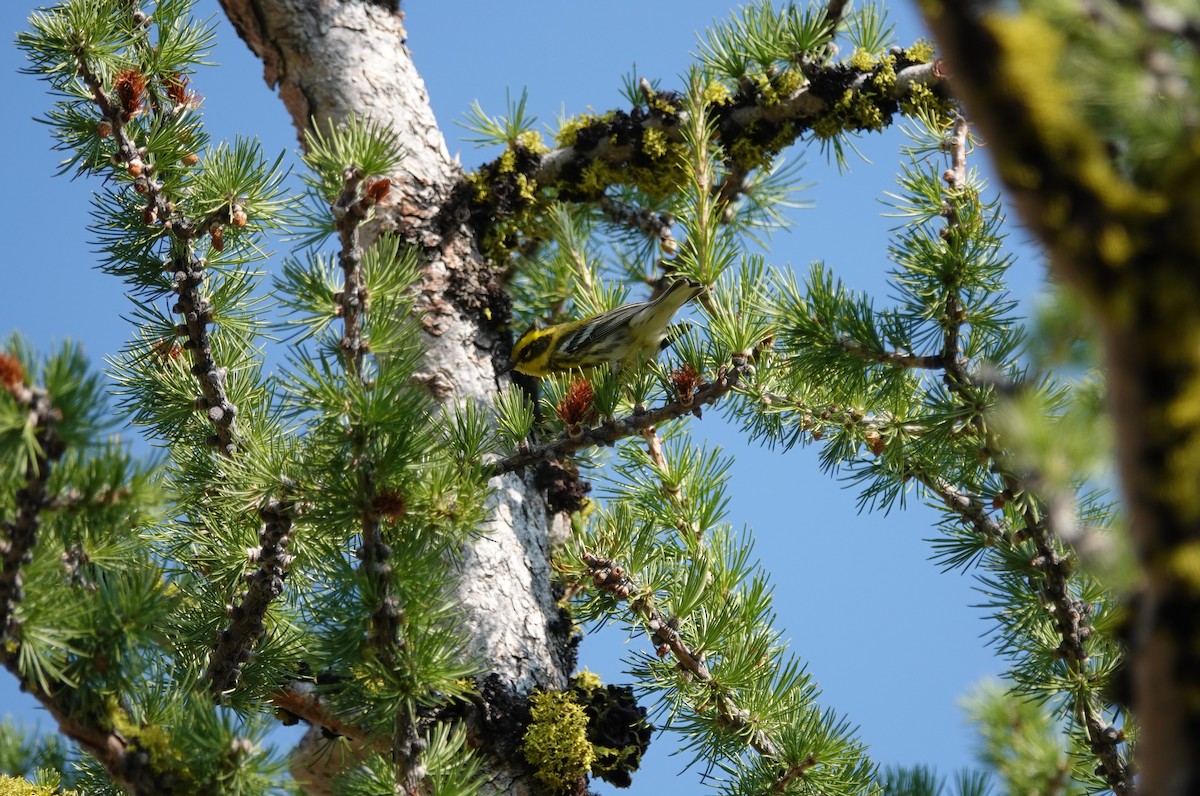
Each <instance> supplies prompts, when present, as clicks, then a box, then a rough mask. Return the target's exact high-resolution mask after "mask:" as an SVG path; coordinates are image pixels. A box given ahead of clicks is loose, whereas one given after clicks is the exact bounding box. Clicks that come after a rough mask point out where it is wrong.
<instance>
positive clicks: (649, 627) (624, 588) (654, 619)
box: [580, 551, 779, 758]
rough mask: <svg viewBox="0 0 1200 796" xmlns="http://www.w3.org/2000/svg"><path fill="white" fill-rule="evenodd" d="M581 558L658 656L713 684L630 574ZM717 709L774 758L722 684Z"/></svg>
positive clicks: (592, 558) (774, 753) (618, 567)
mask: <svg viewBox="0 0 1200 796" xmlns="http://www.w3.org/2000/svg"><path fill="white" fill-rule="evenodd" d="M580 558H581V560H582V561H583V563H584V564H585V565H586V566H587V568H588V573H589V574H590V575H591V577H592V583H593V584H594V585H595V586H596V587H597V588H600V589H603V590H604V591H607V592H609V593H610V594H612V595H613V596H614V597H616V598H617V599H619V600H623V601H625V602H627V603H628V604H629V610H630V611H632V612H633V613H634V614H636V615H637V616H638V617H640V619H641V620H642V621H643V622H644V623H645V626H646V631H647V633H648V634H649V635H650V639H651V641H652V642H653V643H654V646H655V649H656V651H657V653H658V655H659V657H664V656H666V655H671V656H672V657H674V658H675V660H676V661H677V662H678V664H679V667H680V668H681V669H682V670H684V671H685V672H688V673H689V675H690V676H692V677H694V678H695V679H696V680H699V681H700V682H702V683H705V684H709V685H713V686H716V685H717V684H716V683H715V682H714V680H713V677H712V674H711V673H710V672H709V670H708V666H707V665H705V663H704V659H703V657H702V656H698V655H696V654H695V653H693V652H692V651H691V649H690V648H689V647H688V645H687V643H686V642H685V641H684V640H683V637H682V636H681V635H680V634H679V631H678V630H677V629H676V627H677V626H676V624H675V622H674V621H673V620H672V619H671V618H670V617H667V616H665V615H664V614H663V613H662V612H661V611H660V610H659V609H658V607H657V606H655V605H654V603H653V601H652V599H651V598H650V597H649V596H648V595H646V594H643V593H641V592H640V591H639V590H638V587H637V584H636V583H635V582H634V579H633V577H632V575H631V574H630V573H629V572H628V571H627V570H626V569H625V568H624V567H622V566H621V565H619V564H617V563H616V562H615V561H612V560H610V559H606V558H601V557H600V556H597V555H594V554H592V553H589V552H587V551H584V552H583V553H582V554H581V556H580ZM714 696H715V698H716V704H717V710H718V711H719V714H720V716H721V718H722V720H723V721H724V722H725V726H726V727H728V728H729V729H730V730H731V731H732V732H733V733H735V734H737V735H739V736H742V737H744V738H746V739H747V742H748V743H749V745H750V747H751V748H752V749H754V750H755V751H756V752H758V753H759V754H760V755H762V756H763V757H768V758H778V757H779V749H778V747H776V746H775V743H774V741H772V740H771V738H770V737H769V736H768V735H767V734H766V733H765V732H763V731H762V730H761V729H759V728H758V727H757V726H756V723H755V721H754V717H753V716H752V715H750V713H749V711H747V710H746V709H744V708H741V707H739V706H738V704H737V702H736V700H735V699H734V698H733V697H732V696H730V694H729V693H728V691H727V690H726V689H724V688H719V687H718V688H715V692H714Z"/></svg>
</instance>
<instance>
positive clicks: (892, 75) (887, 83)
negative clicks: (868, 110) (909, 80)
mask: <svg viewBox="0 0 1200 796" xmlns="http://www.w3.org/2000/svg"><path fill="white" fill-rule="evenodd" d="M871 83H872V85H873V86H874V88H875V91H876V92H877V93H879V94H886V93H888V92H890V91H891V89H892V88H893V87H895V85H896V57H895V56H893V55H889V56H888V57H886V58H884V59H883V60H881V61H880V62H879V68H877V69H876V70H875V74H874V76H873V77H872V78H871Z"/></svg>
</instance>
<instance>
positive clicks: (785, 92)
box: [775, 69, 804, 97]
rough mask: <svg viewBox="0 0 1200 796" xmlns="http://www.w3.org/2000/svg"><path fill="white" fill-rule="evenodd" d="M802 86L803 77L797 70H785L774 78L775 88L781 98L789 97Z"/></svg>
mask: <svg viewBox="0 0 1200 796" xmlns="http://www.w3.org/2000/svg"><path fill="white" fill-rule="evenodd" d="M803 85H804V75H803V74H802V73H801V72H800V70H799V69H785V70H783V71H782V72H780V73H779V74H778V75H776V76H775V88H776V90H777V91H778V92H779V94H780V95H781V96H784V97H790V96H791V95H792V94H795V93H796V92H797V91H799V90H800V87H801V86H803Z"/></svg>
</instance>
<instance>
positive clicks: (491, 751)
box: [221, 0, 573, 794]
mask: <svg viewBox="0 0 1200 796" xmlns="http://www.w3.org/2000/svg"><path fill="white" fill-rule="evenodd" d="M221 4H222V6H223V7H224V9H225V12H226V13H227V14H228V16H229V19H230V20H231V21H232V22H233V24H234V26H235V28H236V29H237V31H238V33H239V34H240V35H241V36H242V38H243V39H244V40H245V41H246V43H247V44H248V45H249V46H250V48H251V49H252V50H253V51H254V52H255V54H256V55H258V57H260V58H261V59H262V61H263V65H264V70H263V74H264V78H265V79H266V81H267V83H268V85H270V86H272V87H273V88H278V91H279V96H280V98H281V99H282V100H283V102H284V104H285V105H286V106H287V109H288V111H289V112H290V113H291V115H292V119H293V122H294V124H295V127H296V130H297V133H298V135H300V137H301V140H303V132H304V131H306V130H308V129H309V128H310V126H311V125H313V124H316V125H318V126H322V127H325V126H328V125H337V124H339V123H341V122H344V121H345V120H346V119H347V117H348V116H350V115H351V114H356V115H358V116H360V117H364V118H370V119H372V120H374V121H376V122H380V123H382V124H384V125H387V126H389V127H391V128H392V129H393V130H395V131H396V133H397V134H398V135H399V138H400V143H401V145H402V147H403V150H404V152H405V157H404V160H403V162H402V164H401V167H400V168H401V171H400V172H399V173H397V174H393V175H390V177H391V180H392V186H393V187H392V191H391V195H390V197H389V199H388V201H387V203H386V205H385V206H384V207H382V208H381V209H380V212H379V213H378V216H377V221H376V227H375V231H374V232H375V234H377V233H378V232H380V231H389V232H394V233H396V234H398V235H400V236H401V237H402V238H403V239H405V240H407V241H408V242H409V243H411V244H412V245H414V246H416V247H417V248H418V249H419V250H421V251H422V252H423V260H424V266H423V276H422V283H421V299H420V302H419V304H420V308H419V310H420V312H421V313H422V326H423V328H424V330H425V331H424V338H425V339H424V343H425V345H426V350H427V352H428V353H427V355H426V360H425V367H424V369H423V371H422V373H420V374H418V378H419V379H420V380H421V381H422V382H423V383H424V384H425V385H426V386H427V387H428V389H429V390H430V392H431V394H432V395H433V396H434V397H435V398H436V399H437V400H438V401H439V402H441V403H443V404H445V403H448V402H453V401H467V400H478V401H490V400H491V397H492V396H493V395H494V393H495V391H496V390H497V389H498V386H499V379H500V378H501V377H500V375H499V374H498V373H497V372H496V368H495V366H494V364H493V355H494V353H496V351H497V349H498V346H499V345H500V341H499V340H498V335H497V333H496V332H495V331H494V330H491V329H489V328H487V326H486V325H485V324H484V323H483V322H482V321H481V313H479V312H478V309H479V307H481V306H485V305H486V294H487V290H488V282H489V281H490V277H489V269H488V264H487V263H486V262H485V261H484V260H483V258H482V257H481V256H480V254H479V252H478V248H477V246H476V243H475V240H474V235H473V232H472V231H471V230H470V229H469V228H468V227H467V226H466V225H464V224H462V223H461V222H459V223H452V222H448V221H447V220H446V214H445V213H444V212H443V209H444V206H445V205H446V203H447V201H448V200H449V199H450V196H451V191H452V189H453V187H454V186H455V184H456V183H457V182H458V181H459V179H460V178H461V170H460V168H459V167H458V166H457V164H456V163H455V162H454V161H453V160H452V159H451V158H450V156H449V153H448V152H447V149H446V144H445V139H444V137H443V135H442V133H441V130H440V129H439V128H438V124H437V120H436V119H435V118H434V116H433V112H432V109H431V108H430V105H429V98H428V95H427V94H426V91H425V86H424V83H423V82H422V80H421V77H420V75H419V74H418V73H417V69H416V67H415V65H414V64H413V61H412V59H411V57H410V55H409V52H408V50H407V49H406V48H405V46H404V43H405V39H406V32H405V28H404V24H403V15H402V14H401V13H399V12H395V11H391V10H389V9H388V8H386V7H385V6H384V5H383V4H380V3H371V2H365V1H364V0H346V1H345V2H328V0H221ZM366 234H367V235H370V234H372V233H371V232H370V231H368V232H367V233H366ZM502 353H503V354H507V351H504V352H502ZM493 486H494V487H496V491H495V494H494V497H493V499H492V502H491V509H492V511H491V520H490V522H489V523H488V524H487V525H486V527H485V528H484V529H482V530H483V532H482V533H481V535H480V536H479V537H478V538H477V539H476V540H474V541H473V542H472V544H471V546H470V547H468V548H467V549H465V550H464V554H463V559H462V561H461V567H460V569H459V571H460V575H461V577H460V582H459V584H458V586H457V593H458V596H459V599H460V600H461V602H462V609H463V616H462V622H463V626H464V627H465V628H466V630H467V632H468V634H469V635H470V637H471V639H472V649H471V650H470V651H469V652H470V653H473V654H475V655H477V656H478V657H479V658H481V659H482V660H484V661H486V665H487V669H488V671H489V672H490V673H491V676H490V678H489V680H488V688H486V689H484V701H485V703H486V702H487V701H488V700H489V699H492V698H494V697H499V698H501V699H509V698H516V699H518V700H521V699H523V698H524V697H525V696H527V695H528V694H529V693H530V691H532V690H533V689H534V688H536V687H541V688H553V689H561V688H563V687H565V685H566V681H567V677H568V675H569V674H570V669H571V668H572V666H573V662H572V657H573V656H572V653H571V646H570V639H569V636H570V623H569V622H568V621H563V617H562V616H561V611H560V609H559V608H558V606H557V605H556V602H555V600H554V597H553V596H552V594H551V589H550V566H549V534H550V531H551V530H552V529H551V525H552V524H554V523H553V522H552V519H551V517H550V515H549V513H548V512H547V509H546V506H545V503H544V501H543V499H542V497H541V496H540V495H539V493H538V490H536V489H535V488H534V487H533V486H532V485H531V484H530V483H529V482H527V481H525V480H522V478H521V477H518V476H516V475H511V474H510V475H507V476H504V477H503V478H502V479H497V480H495V481H494V482H493ZM497 689H499V692H498V691H497ZM500 692H503V693H500ZM494 730H495V728H494V727H492V726H488V725H485V726H483V728H482V729H480V730H479V731H478V732H477V733H476V737H477V740H478V741H479V742H480V743H481V744H482V747H483V749H484V751H485V752H486V753H487V754H488V759H489V771H488V774H489V778H490V785H489V788H490V792H493V793H497V794H524V793H528V792H529V790H530V785H529V772H528V771H527V770H526V767H525V766H524V765H523V764H521V763H520V762H519V761H516V760H513V759H511V754H512V746H513V745H512V739H511V738H509V739H507V742H503V741H500V739H498V738H496V737H491V736H495V735H497V734H498V733H496V732H494ZM497 742H499V745H496V744H497ZM323 746H324V742H323V741H322V740H321V739H320V737H319V733H316V734H314V733H310V737H308V738H306V739H305V742H304V744H302V751H301V753H300V754H299V755H296V756H294V763H295V764H294V766H293V768H294V770H296V771H300V772H304V773H303V776H305V777H306V778H307V779H308V782H309V785H308V788H309V791H310V792H312V793H323V792H327V787H328V776H329V775H330V774H331V773H333V772H332V771H331V770H330V769H336V768H337V767H338V766H339V765H346V764H349V762H347V761H339V760H338V759H336V758H335V756H331V755H322V754H321V749H322V747H323ZM506 758H508V759H506Z"/></svg>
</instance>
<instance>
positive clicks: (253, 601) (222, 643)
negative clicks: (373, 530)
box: [204, 499, 296, 696]
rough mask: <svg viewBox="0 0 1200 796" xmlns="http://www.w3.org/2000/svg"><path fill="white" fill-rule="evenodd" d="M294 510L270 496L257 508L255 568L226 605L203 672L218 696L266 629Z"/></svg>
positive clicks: (284, 566) (287, 558) (287, 559)
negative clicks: (226, 623)
mask: <svg viewBox="0 0 1200 796" xmlns="http://www.w3.org/2000/svg"><path fill="white" fill-rule="evenodd" d="M295 510H296V505H295V503H294V502H292V501H291V500H287V499H283V500H270V501H268V502H267V504H266V505H265V506H264V507H262V508H261V509H259V511H258V516H259V518H260V519H261V520H262V522H263V525H262V529H261V530H260V531H259V535H258V541H259V546H258V547H257V548H254V549H251V550H249V551H248V553H249V558H250V561H251V562H257V563H258V569H256V570H255V571H254V572H252V573H249V574H247V575H245V580H246V583H247V587H246V590H245V591H244V592H242V593H241V595H239V597H238V599H237V602H236V604H234V605H232V606H230V609H229V616H230V619H231V622H230V625H229V627H227V628H225V629H224V630H222V631H221V633H220V635H219V636H218V639H217V645H216V647H215V648H214V649H213V651H212V653H211V654H210V655H209V660H208V668H207V669H206V671H205V673H204V677H205V679H206V680H207V681H208V683H209V688H210V689H211V690H212V692H213V693H214V694H216V695H218V696H220V695H221V694H223V693H225V692H227V691H229V690H231V689H233V688H234V687H236V686H237V684H238V680H239V679H240V677H241V667H242V664H244V663H245V662H246V661H248V660H250V658H251V657H252V656H253V649H254V646H255V644H257V642H258V640H259V639H260V638H262V636H263V634H264V633H266V625H265V624H264V621H263V620H264V618H265V617H266V615H267V609H268V608H269V607H270V605H271V601H272V600H274V599H275V598H276V597H278V596H279V595H280V594H282V593H283V581H284V578H286V577H287V571H288V566H289V565H290V564H291V562H292V558H293V556H292V555H290V554H289V553H288V552H287V546H288V542H289V541H290V537H291V535H292V530H293V518H294V515H295Z"/></svg>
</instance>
